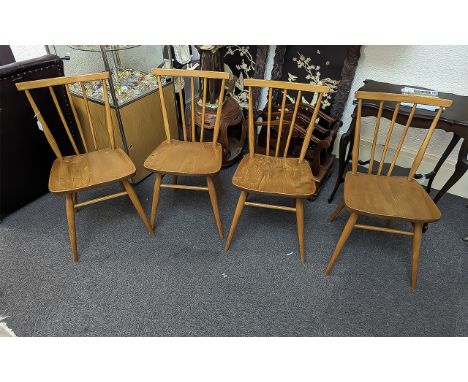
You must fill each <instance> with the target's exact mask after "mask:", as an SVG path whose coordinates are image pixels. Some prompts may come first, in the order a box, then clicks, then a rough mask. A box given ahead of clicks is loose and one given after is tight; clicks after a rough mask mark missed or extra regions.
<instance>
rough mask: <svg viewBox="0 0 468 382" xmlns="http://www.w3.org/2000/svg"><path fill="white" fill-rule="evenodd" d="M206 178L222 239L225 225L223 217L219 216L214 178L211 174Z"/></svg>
mask: <svg viewBox="0 0 468 382" xmlns="http://www.w3.org/2000/svg"><path fill="white" fill-rule="evenodd" d="M206 180H207V183H208V193H209V194H210V200H211V206H212V207H213V214H214V217H215V220H216V226H217V227H218V234H219V238H220V239H221V240H222V239H223V238H224V235H223V227H222V225H221V218H220V217H219V209H218V199H217V198H216V189H215V186H214V184H213V179H211V177H210V176H207V177H206Z"/></svg>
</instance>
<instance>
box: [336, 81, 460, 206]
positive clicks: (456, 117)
mask: <svg viewBox="0 0 468 382" xmlns="http://www.w3.org/2000/svg"><path fill="white" fill-rule="evenodd" d="M405 86H408V85H396V84H389V83H385V82H377V81H372V80H365V81H364V86H362V87H361V88H360V89H359V91H370V92H386V93H398V94H400V93H401V89H402V88H403V87H405ZM418 88H420V87H419V86H418ZM421 89H424V88H421ZM439 97H440V98H445V99H450V100H452V101H453V105H452V107H450V108H448V109H447V110H445V111H444V112H443V113H442V116H441V117H440V120H439V123H438V124H437V126H436V129H441V130H445V131H447V132H449V133H453V137H452V140H451V141H450V143H449V145H448V146H447V148H446V149H445V151H444V153H443V154H442V156H441V157H440V159H439V161H438V162H437V164H436V166H435V168H434V170H432V171H431V172H430V173H429V174H426V175H419V176H418V178H421V177H423V176H424V177H425V178H427V179H429V183H428V185H427V187H426V191H427V192H428V193H430V191H431V186H432V181H433V179H434V178H435V177H436V175H437V172H438V171H439V170H440V168H441V167H442V164H443V163H444V162H445V160H446V159H447V157H448V156H449V155H450V153H451V152H452V150H453V149H454V148H455V146H456V145H457V143H458V142H459V141H460V140H461V139H462V140H463V141H462V145H461V148H460V152H459V154H458V159H457V164H456V166H455V171H454V173H453V174H452V176H451V177H450V178H449V179H448V180H447V182H446V183H445V184H444V186H443V187H442V189H441V190H440V191H439V192H438V193H437V195H436V196H435V197H434V202H436V203H437V202H438V201H439V200H440V198H442V196H443V195H444V194H445V193H446V192H447V191H448V190H449V189H450V188H451V187H452V186H453V185H454V184H455V183H456V182H458V180H459V179H460V178H461V177H462V176H463V174H465V172H466V171H467V170H468V97H466V96H459V95H456V94H451V93H441V92H439ZM378 110H379V104H378V103H373V102H367V101H366V103H363V105H362V116H363V117H368V116H377V113H378ZM410 110H411V108H406V109H403V108H400V111H399V113H398V116H397V119H396V122H397V123H399V124H401V123H403V124H405V123H406V121H407V118H408V115H409V112H410ZM356 113H357V108H355V109H354V112H353V120H352V122H351V125H350V126H349V129H348V131H347V132H346V133H344V134H343V135H342V136H341V139H340V147H339V155H340V158H339V168H338V175H337V178H336V183H335V188H334V189H333V191H332V193H331V195H330V197H329V198H328V203H331V202H332V201H333V198H334V197H335V194H336V191H337V190H338V187H339V186H340V184H341V183H342V182H343V181H344V179H343V174H344V172H345V169H346V166H347V165H348V163H349V161H350V160H351V153H352V151H353V143H354V139H353V137H354V129H355V127H356ZM392 113H393V109H392V110H390V109H388V110H386V109H385V107H384V109H383V113H382V117H383V118H387V119H391V118H392ZM433 115H434V113H433V112H431V111H427V110H422V109H417V111H416V113H415V114H414V118H413V120H412V123H411V126H412V127H416V128H420V129H428V128H429V124H430V121H431V120H432V118H433ZM348 146H349V151H348V154H347V155H346V149H347V148H348ZM360 163H362V164H366V163H367V162H360Z"/></svg>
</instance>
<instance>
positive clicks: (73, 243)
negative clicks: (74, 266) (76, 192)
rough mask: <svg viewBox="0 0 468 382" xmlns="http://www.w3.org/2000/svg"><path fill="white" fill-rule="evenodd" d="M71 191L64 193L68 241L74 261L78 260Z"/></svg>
mask: <svg viewBox="0 0 468 382" xmlns="http://www.w3.org/2000/svg"><path fill="white" fill-rule="evenodd" d="M73 199H74V198H73V193H70V194H66V195H65V204H66V210H67V220H68V233H69V235H70V243H71V247H72V261H73V262H74V263H76V262H77V261H78V251H77V245H76V229H75V206H74V203H73Z"/></svg>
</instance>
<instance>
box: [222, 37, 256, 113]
mask: <svg viewBox="0 0 468 382" xmlns="http://www.w3.org/2000/svg"><path fill="white" fill-rule="evenodd" d="M256 59H257V46H256V45H250V46H240V45H228V46H226V47H225V51H224V68H225V70H226V71H227V72H229V73H231V74H233V75H234V79H235V80H234V83H233V84H232V85H231V89H230V95H231V97H233V98H234V99H235V100H236V101H237V103H238V104H239V105H240V107H241V108H243V109H247V108H248V91H247V89H244V79H245V78H251V77H253V76H254V74H255V67H256Z"/></svg>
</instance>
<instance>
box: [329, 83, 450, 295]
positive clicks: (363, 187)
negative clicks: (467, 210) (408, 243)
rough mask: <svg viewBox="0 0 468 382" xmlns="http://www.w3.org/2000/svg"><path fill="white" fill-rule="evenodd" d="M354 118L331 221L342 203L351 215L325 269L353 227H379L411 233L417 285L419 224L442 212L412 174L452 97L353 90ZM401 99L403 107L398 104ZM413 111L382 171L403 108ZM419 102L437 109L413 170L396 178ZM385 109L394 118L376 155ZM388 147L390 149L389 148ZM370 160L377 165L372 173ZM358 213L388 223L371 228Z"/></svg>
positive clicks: (331, 262) (336, 255)
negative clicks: (371, 119)
mask: <svg viewBox="0 0 468 382" xmlns="http://www.w3.org/2000/svg"><path fill="white" fill-rule="evenodd" d="M356 99H357V117H356V129H355V135H354V145H353V151H352V169H351V171H350V172H348V174H347V175H346V179H345V188H344V200H343V201H342V202H341V203H340V204H339V205H338V207H337V208H336V209H335V211H334V212H333V213H332V215H331V217H330V219H329V221H330V222H331V221H333V220H335V219H336V217H337V216H338V214H339V213H340V212H341V211H342V210H343V209H344V208H345V207H346V209H347V210H348V211H349V212H350V217H349V219H348V222H347V223H346V226H345V228H344V230H343V233H342V234H341V237H340V239H339V241H338V244H337V245H336V247H335V250H334V252H333V254H332V256H331V258H330V261H329V263H328V265H327V268H326V271H325V273H326V274H328V273H329V272H330V270H331V268H332V267H333V264H334V262H335V261H336V258H337V257H338V255H339V254H340V252H341V250H342V248H343V246H344V244H345V242H346V240H347V239H348V237H349V235H350V234H351V231H352V230H353V228H361V229H367V230H372V231H382V232H388V233H394V234H401V235H407V236H412V237H413V260H412V276H411V285H412V287H413V288H415V287H416V279H417V270H418V262H419V253H420V245H421V235H422V227H423V224H424V223H427V222H434V221H437V220H439V219H440V217H441V214H440V211H439V209H438V208H437V206H436V204H435V203H434V202H433V201H432V199H431V198H430V196H429V195H428V194H427V193H426V192H425V191H424V189H423V188H422V187H421V186H420V185H419V183H417V182H416V181H415V180H414V176H415V174H416V172H417V170H418V167H419V166H420V164H421V161H422V160H423V158H424V154H425V152H426V149H427V147H428V145H429V142H430V140H431V137H432V134H433V132H434V129H435V128H436V126H437V123H438V121H439V118H440V116H441V114H442V112H443V110H444V108H446V107H450V106H451V105H452V101H451V100H446V99H440V98H437V97H426V96H420V95H407V94H394V93H377V92H375V93H374V92H363V91H358V92H356ZM365 102H374V103H375V102H378V105H379V110H378V113H377V118H376V120H375V124H374V131H373V140H372V147H371V151H370V161H369V168H368V169H367V171H366V172H365V173H363V172H359V171H358V170H359V168H358V165H359V143H360V137H361V126H362V123H361V120H362V118H361V115H362V105H363V103H365ZM402 103H405V106H402ZM407 104H410V105H411V106H409V107H411V110H410V112H409V115H408V118H407V120H406V123H405V126H404V127H403V130H402V133H401V135H400V137H399V139H398V144H397V146H396V148H395V149H394V153H393V155H392V157H391V162H390V165H389V167H388V170H387V171H385V170H384V163H385V159H386V156H387V153H388V152H389V147H390V141H391V138H392V134H393V133H394V132H395V131H396V129H395V123H396V120H397V117H398V115H399V111H400V110H401V108H402V107H408V106H406V105H407ZM418 105H428V106H434V107H436V111H435V112H434V116H433V119H432V122H431V123H430V126H429V128H428V130H427V133H426V135H425V137H424V139H423V140H422V142H421V145H420V147H419V149H418V150H417V152H416V155H415V157H414V160H413V162H412V165H411V168H410V169H409V173H408V175H407V176H395V175H394V174H393V171H394V169H395V165H396V163H397V159H398V156H399V154H400V153H401V149H402V147H403V144H404V141H405V138H406V137H407V135H408V130H409V128H410V126H411V122H412V120H413V117H414V114H415V112H416V110H417V106H418ZM384 109H386V110H388V109H390V110H391V109H393V114H392V119H391V121H390V125H389V128H388V131H387V134H386V137H385V143H384V144H383V146H382V153H381V155H380V158H377V154H376V147H377V145H378V142H377V141H378V134H379V129H380V126H381V120H382V113H383V111H384ZM390 151H391V150H390ZM374 162H377V163H378V166H377V167H376V169H375V173H374ZM359 215H368V216H373V217H377V218H383V219H386V223H387V224H386V226H374V225H364V224H356V221H357V218H358V216H359ZM393 220H402V221H406V222H410V223H411V224H412V226H413V229H412V230H411V231H405V230H399V229H393V228H390V227H389V225H390V223H391V222H392V221H393Z"/></svg>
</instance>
